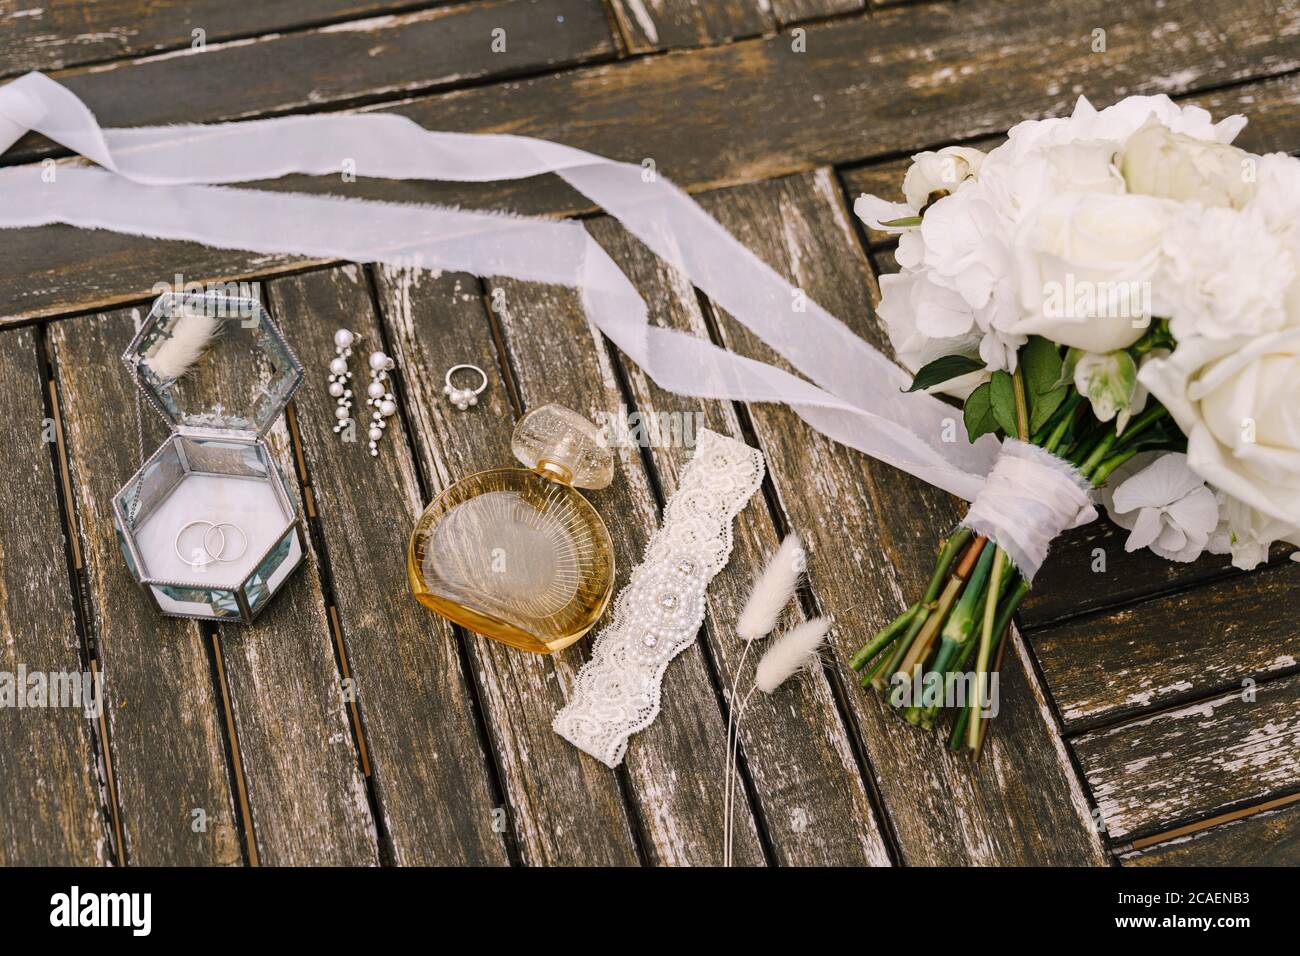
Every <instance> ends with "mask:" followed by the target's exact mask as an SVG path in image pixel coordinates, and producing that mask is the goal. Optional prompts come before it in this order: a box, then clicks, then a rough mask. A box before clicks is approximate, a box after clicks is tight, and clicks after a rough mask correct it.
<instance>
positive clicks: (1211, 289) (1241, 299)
mask: <svg viewBox="0 0 1300 956" xmlns="http://www.w3.org/2000/svg"><path fill="white" fill-rule="evenodd" d="M1164 260H1165V275H1164V277H1163V280H1162V281H1163V284H1164V299H1165V301H1166V302H1167V304H1168V317H1169V326H1170V328H1171V329H1172V331H1173V333H1174V337H1175V338H1177V339H1178V340H1179V341H1180V342H1181V341H1183V340H1185V339H1190V338H1192V337H1194V336H1200V337H1204V338H1211V339H1226V338H1229V337H1231V336H1236V335H1263V334H1265V333H1268V332H1276V331H1278V330H1279V329H1281V328H1283V327H1285V326H1286V325H1287V324H1288V323H1289V321H1290V320H1289V318H1288V308H1287V299H1288V295H1289V294H1290V290H1291V288H1292V286H1293V284H1294V283H1295V280H1296V278H1297V275H1296V271H1297V265H1300V264H1298V263H1297V262H1296V260H1295V257H1294V255H1293V254H1292V251H1291V250H1290V249H1288V248H1287V245H1286V242H1285V241H1284V240H1283V237H1282V236H1281V235H1279V234H1277V233H1276V232H1273V231H1272V230H1270V229H1269V227H1268V224H1267V223H1266V222H1265V220H1264V216H1263V214H1262V213H1261V212H1260V211H1259V210H1258V209H1257V208H1252V209H1247V210H1244V211H1241V212H1238V211H1237V210H1235V209H1229V208H1226V207H1215V208H1209V209H1205V208H1202V207H1200V206H1198V205H1196V204H1194V203H1191V204H1186V205H1183V206H1180V207H1179V208H1178V210H1177V212H1175V213H1174V214H1173V216H1172V217H1171V218H1170V221H1169V229H1168V231H1167V232H1166V234H1165V239H1164Z"/></svg>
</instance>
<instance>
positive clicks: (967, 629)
mask: <svg viewBox="0 0 1300 956" xmlns="http://www.w3.org/2000/svg"><path fill="white" fill-rule="evenodd" d="M996 550H998V549H990V548H985V549H984V552H983V553H982V554H981V555H980V559H979V561H978V563H976V565H975V570H974V571H973V572H972V573H971V576H970V581H969V582H968V583H967V585H966V590H965V591H963V592H962V596H961V600H960V601H958V602H957V606H956V607H954V608H953V610H952V613H951V614H949V615H948V620H947V621H946V622H945V623H944V625H943V631H942V633H941V635H940V639H939V651H938V653H937V654H935V656H934V662H933V663H932V664H931V665H930V666H929V667H928V668H922V670H921V685H920V686H921V690H922V693H923V694H924V693H925V688H926V685H927V683H932V682H933V681H935V680H937V681H938V682H939V685H940V687H941V688H946V685H947V682H948V669H949V667H950V665H951V664H952V661H953V658H955V657H957V656H958V654H959V653H960V651H961V649H962V648H963V647H964V646H966V645H967V644H968V643H969V642H970V640H971V635H972V633H973V632H974V630H975V608H976V606H977V605H978V604H979V602H980V601H982V600H984V595H985V594H986V593H988V589H987V588H986V587H985V585H986V584H988V576H989V568H990V566H992V565H993V563H994V562H993V556H994V553H995V551H996ZM997 586H998V584H997V583H995V584H993V585H992V587H997ZM931 675H934V676H931ZM937 711H938V708H937V707H934V706H932V705H925V706H922V705H921V704H919V703H917V702H915V701H913V703H912V706H910V707H908V708H907V710H906V712H905V713H904V714H903V718H904V719H905V720H906V721H907V722H908V723H910V724H916V723H920V724H922V725H923V726H932V725H933V723H934V716H933V715H934V714H935V713H937ZM927 718H928V720H929V723H927Z"/></svg>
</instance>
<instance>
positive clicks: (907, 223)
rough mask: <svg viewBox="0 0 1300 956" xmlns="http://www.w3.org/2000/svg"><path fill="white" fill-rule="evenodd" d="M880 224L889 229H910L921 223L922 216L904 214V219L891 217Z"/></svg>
mask: <svg viewBox="0 0 1300 956" xmlns="http://www.w3.org/2000/svg"><path fill="white" fill-rule="evenodd" d="M880 224H881V225H882V226H885V227H887V228H889V229H908V228H911V227H912V226H919V225H920V224H921V217H920V216H904V217H903V218H902V219H890V220H889V221H887V222H884V221H882V222H881V223H880Z"/></svg>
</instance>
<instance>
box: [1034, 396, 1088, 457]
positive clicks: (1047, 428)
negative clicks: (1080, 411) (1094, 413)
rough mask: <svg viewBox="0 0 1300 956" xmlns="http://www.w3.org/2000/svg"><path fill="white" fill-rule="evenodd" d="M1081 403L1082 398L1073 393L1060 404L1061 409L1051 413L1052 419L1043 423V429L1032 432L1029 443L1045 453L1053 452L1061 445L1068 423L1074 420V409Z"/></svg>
mask: <svg viewBox="0 0 1300 956" xmlns="http://www.w3.org/2000/svg"><path fill="white" fill-rule="evenodd" d="M1082 401H1083V396H1082V395H1080V394H1079V393H1078V392H1075V393H1073V394H1072V395H1070V397H1069V398H1067V399H1066V400H1065V401H1063V402H1062V403H1061V407H1060V408H1058V409H1057V410H1056V411H1054V412H1052V417H1051V418H1049V419H1048V420H1047V421H1046V422H1044V423H1043V427H1042V428H1040V429H1038V431H1036V432H1034V437H1033V438H1032V439H1030V443H1031V444H1034V445H1038V446H1039V447H1041V448H1044V449H1046V450H1047V451H1054V450H1055V448H1056V446H1057V445H1059V444H1060V443H1061V439H1062V437H1064V435H1065V432H1066V430H1067V429H1068V428H1069V427H1070V421H1071V420H1072V419H1073V418H1074V412H1075V409H1077V408H1078V407H1079V404H1080V403H1081V402H1082Z"/></svg>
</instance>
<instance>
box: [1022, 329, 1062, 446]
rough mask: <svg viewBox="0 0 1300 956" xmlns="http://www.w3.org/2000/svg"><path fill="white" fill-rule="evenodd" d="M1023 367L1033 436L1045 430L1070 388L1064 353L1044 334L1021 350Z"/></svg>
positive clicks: (1033, 336)
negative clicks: (1064, 379) (1063, 376)
mask: <svg viewBox="0 0 1300 956" xmlns="http://www.w3.org/2000/svg"><path fill="white" fill-rule="evenodd" d="M1020 367H1021V371H1022V373H1023V374H1024V377H1025V392H1026V397H1027V398H1028V399H1029V433H1030V434H1031V435H1032V434H1033V433H1034V432H1036V431H1038V429H1040V428H1042V427H1043V425H1044V424H1045V423H1046V422H1047V420H1048V419H1049V418H1051V417H1052V413H1053V412H1054V411H1056V409H1057V408H1058V407H1060V404H1061V402H1063V401H1065V396H1066V394H1067V392H1068V387H1067V386H1066V385H1065V384H1064V383H1062V381H1061V374H1062V371H1063V369H1062V365H1061V352H1060V349H1058V348H1057V347H1056V346H1055V345H1054V344H1052V343H1051V342H1049V341H1048V340H1047V339H1045V338H1043V337H1042V336H1040V335H1031V336H1030V337H1029V341H1028V342H1026V343H1025V346H1024V347H1023V348H1022V349H1021V350H1020Z"/></svg>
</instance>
